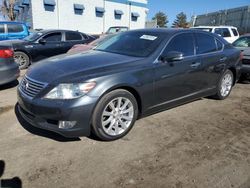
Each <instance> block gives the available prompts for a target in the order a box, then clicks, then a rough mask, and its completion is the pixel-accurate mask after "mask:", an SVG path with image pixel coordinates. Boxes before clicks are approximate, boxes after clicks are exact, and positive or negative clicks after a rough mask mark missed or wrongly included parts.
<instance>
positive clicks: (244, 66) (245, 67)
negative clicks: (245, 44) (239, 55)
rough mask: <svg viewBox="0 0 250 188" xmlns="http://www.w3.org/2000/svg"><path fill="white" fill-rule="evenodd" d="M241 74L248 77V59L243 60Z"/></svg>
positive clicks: (249, 60) (249, 69) (249, 61)
mask: <svg viewBox="0 0 250 188" xmlns="http://www.w3.org/2000/svg"><path fill="white" fill-rule="evenodd" d="M241 75H242V76H243V77H245V78H247V79H250V59H244V60H243V64H242V68H241Z"/></svg>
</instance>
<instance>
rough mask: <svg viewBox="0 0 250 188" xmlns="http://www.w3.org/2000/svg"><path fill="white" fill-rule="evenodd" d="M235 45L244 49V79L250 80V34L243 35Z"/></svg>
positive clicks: (242, 71)
mask: <svg viewBox="0 0 250 188" xmlns="http://www.w3.org/2000/svg"><path fill="white" fill-rule="evenodd" d="M233 46H234V47H236V48H238V49H239V50H241V51H242V54H243V57H242V69H241V73H242V77H241V78H242V80H243V81H248V82H250V34H248V35H243V36H241V37H240V38H239V39H237V40H236V41H235V42H233Z"/></svg>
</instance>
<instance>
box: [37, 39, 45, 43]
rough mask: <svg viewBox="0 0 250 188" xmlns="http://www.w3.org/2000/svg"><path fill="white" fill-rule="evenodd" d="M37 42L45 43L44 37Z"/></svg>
mask: <svg viewBox="0 0 250 188" xmlns="http://www.w3.org/2000/svg"><path fill="white" fill-rule="evenodd" d="M38 42H39V43H40V44H46V40H45V39H44V38H42V39H40V40H39V41H38Z"/></svg>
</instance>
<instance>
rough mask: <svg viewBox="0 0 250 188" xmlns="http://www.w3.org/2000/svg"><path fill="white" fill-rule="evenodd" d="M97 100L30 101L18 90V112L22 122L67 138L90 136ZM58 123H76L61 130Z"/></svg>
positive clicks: (85, 97)
mask: <svg viewBox="0 0 250 188" xmlns="http://www.w3.org/2000/svg"><path fill="white" fill-rule="evenodd" d="M97 100H98V98H93V97H89V96H83V97H81V98H78V99H73V100H47V99H30V98H28V97H26V96H25V95H24V94H23V93H22V92H21V91H20V90H19V89H18V111H19V114H20V115H21V116H22V117H23V119H24V120H26V121H27V122H28V123H29V124H31V125H32V126H34V127H37V128H40V129H45V130H49V131H52V132H56V133H58V134H60V135H62V136H64V137H68V138H73V137H80V136H89V135H90V132H91V118H92V113H93V111H94V108H95V104H96V103H97ZM59 121H76V124H75V126H74V127H73V128H69V129H61V128H59V125H58V123H59Z"/></svg>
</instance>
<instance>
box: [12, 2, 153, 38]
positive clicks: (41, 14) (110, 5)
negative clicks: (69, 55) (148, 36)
mask: <svg viewBox="0 0 250 188" xmlns="http://www.w3.org/2000/svg"><path fill="white" fill-rule="evenodd" d="M15 12H16V14H17V15H18V20H19V21H25V22H28V23H29V24H30V26H31V27H32V28H34V29H40V28H41V29H57V28H59V29H70V30H79V31H81V32H85V33H90V34H100V33H103V32H105V31H106V30H107V29H108V28H109V27H111V26H127V27H129V28H130V29H139V28H144V27H145V21H146V17H147V12H148V9H147V0H19V1H18V3H17V5H16V6H15Z"/></svg>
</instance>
